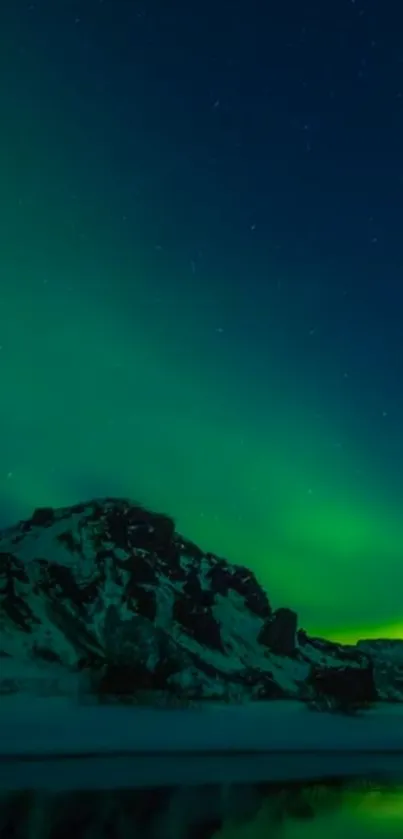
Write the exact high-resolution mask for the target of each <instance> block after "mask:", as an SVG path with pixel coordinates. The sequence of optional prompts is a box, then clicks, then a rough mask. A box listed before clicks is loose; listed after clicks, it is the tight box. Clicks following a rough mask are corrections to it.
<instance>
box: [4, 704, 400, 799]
mask: <svg viewBox="0 0 403 839" xmlns="http://www.w3.org/2000/svg"><path fill="white" fill-rule="evenodd" d="M384 774H386V775H388V776H393V777H398V778H402V779H403V706H400V707H399V706H382V705H380V706H379V707H378V708H376V709H374V710H372V711H370V712H367V713H365V714H363V715H362V716H359V717H343V716H339V715H335V714H325V713H314V712H310V711H309V710H307V708H306V707H305V706H304V705H302V704H300V703H297V702H289V701H288V702H270V703H259V704H250V705H246V706H241V707H234V706H232V707H228V706H227V707H225V708H223V707H221V706H211V707H208V708H203V709H202V710H154V709H142V708H133V707H118V708H117V707H106V706H103V707H102V706H92V705H82V706H79V705H73V704H72V703H70V702H66V700H63V699H45V698H33V697H29V698H28V697H25V698H23V697H21V698H18V699H16V698H15V697H12V698H11V697H10V698H9V697H2V698H1V700H0V789H3V790H6V789H19V788H27V787H30V788H38V789H39V788H42V789H44V788H46V789H70V790H73V789H74V790H77V789H102V788H104V789H111V788H122V787H146V786H161V785H176V784H184V783H186V784H200V783H216V782H219V781H222V780H223V779H224V778H225V780H226V781H228V782H229V781H231V782H233V783H236V782H245V781H247V782H249V783H251V782H253V781H258V780H267V781H269V780H272V781H275V780H283V779H287V780H297V779H304V778H319V777H326V776H327V777H330V776H331V777H335V776H346V777H354V776H365V777H370V776H371V775H377V776H379V775H384Z"/></svg>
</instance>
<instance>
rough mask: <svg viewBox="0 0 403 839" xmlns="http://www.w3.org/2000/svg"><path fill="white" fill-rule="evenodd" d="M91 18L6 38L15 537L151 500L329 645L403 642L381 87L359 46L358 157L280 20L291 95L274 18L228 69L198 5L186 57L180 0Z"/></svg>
mask: <svg viewBox="0 0 403 839" xmlns="http://www.w3.org/2000/svg"><path fill="white" fill-rule="evenodd" d="M76 6H77V9H76V10H75V11H74V10H73V11H72V10H71V9H70V7H69V9H67V6H66V8H64V7H62V8H60V9H59V10H56V11H55V9H54V4H50V3H43V5H42V6H41V5H40V4H39V5H38V6H36V7H35V6H34V5H33V7H32V9H31V10H30V11H28V10H27V7H26V4H23V3H22V2H20V1H19V0H18V2H17V0H16V2H15V7H16V11H15V19H13V20H11V19H10V21H9V25H8V29H7V31H6V32H4V33H2V34H1V36H0V39H3V43H2V44H0V48H1V51H2V55H5V56H6V61H7V67H8V73H9V76H8V78H9V82H8V84H7V89H6V90H5V91H3V99H4V102H5V106H4V109H3V117H2V119H3V122H4V124H5V125H7V131H6V132H3V133H2V136H1V138H0V179H1V183H2V193H1V225H0V246H1V285H0V345H1V349H0V375H1V394H2V410H1V413H0V427H1V435H0V463H1V474H0V504H1V510H2V520H3V522H7V523H8V522H11V521H13V520H14V519H15V518H18V517H21V516H25V515H29V513H30V512H31V510H32V508H33V507H35V506H39V505H42V504H53V505H59V504H66V503H70V502H75V501H76V500H78V499H82V498H87V497H91V496H93V495H104V494H105V495H112V494H119V495H120V494H122V495H125V496H131V497H133V498H134V499H137V500H140V501H142V502H143V503H145V504H147V505H149V506H151V507H152V508H155V509H157V510H163V511H166V512H168V513H170V514H172V515H173V516H174V517H175V519H176V521H177V526H178V528H179V529H180V530H182V531H183V532H184V533H185V534H186V535H188V536H189V537H190V538H192V539H193V540H195V541H197V542H199V543H200V544H201V545H202V546H203V547H206V548H207V549H209V550H213V551H215V552H217V553H222V554H223V555H225V556H226V557H228V558H230V559H232V560H233V561H236V562H241V563H243V564H245V565H248V566H250V567H251V568H252V569H253V570H254V571H255V572H256V574H257V576H258V578H259V579H260V580H261V581H262V583H263V584H264V585H265V587H266V588H267V591H268V594H269V597H270V599H271V600H272V602H273V604H274V605H281V604H285V605H289V606H292V607H294V608H296V609H297V611H298V613H299V615H300V622H301V623H302V625H303V626H304V627H305V628H306V629H308V630H309V631H311V632H323V633H326V634H327V635H331V636H333V637H337V638H343V639H349V638H355V637H357V636H362V635H366V636H368V635H371V634H374V635H379V634H382V635H394V636H398V637H403V622H402V601H401V591H402V575H403V571H402V566H403V516H402V509H403V490H402V482H401V475H402V466H403V440H402V437H401V428H402V427H403V403H402V398H401V394H400V385H401V381H402V378H401V377H402V375H403V355H402V353H401V331H400V330H401V311H402V310H403V298H402V297H401V292H400V287H399V284H398V283H397V282H396V278H398V277H401V270H402V268H403V255H402V248H401V246H400V245H399V242H398V239H397V238H396V239H394V238H393V230H394V229H396V225H397V219H398V218H401V215H399V213H401V209H402V207H401V205H399V206H398V205H397V203H396V202H395V204H393V206H392V204H391V202H389V204H387V201H386V196H384V195H383V193H382V191H381V190H382V189H383V188H384V187H382V184H384V179H383V178H382V177H379V182H378V181H377V178H376V176H375V175H373V177H372V182H371V184H370V182H369V180H366V179H365V177H364V175H365V171H366V170H365V165H364V164H365V161H364V162H363V156H362V155H361V157H360V161H361V163H360V165H361V168H360V170H359V171H357V167H356V169H355V170H354V171H355V174H354V173H353V174H352V167H353V169H354V165H355V164H354V161H356V160H357V158H356V154H357V153H358V152H356V149H358V146H359V143H360V138H361V140H362V139H363V138H367V133H366V132H367V130H368V126H367V122H366V120H367V118H368V119H369V116H368V114H367V108H369V104H368V103H367V99H368V96H369V93H368V88H366V89H365V92H364V93H363V92H362V90H361V88H359V86H358V87H357V89H355V87H353V89H352V90H351V89H350V88H349V86H348V81H349V77H348V72H349V70H348V67H347V69H346V66H345V64H344V65H343V66H344V71H343V72H344V73H345V74H346V75H345V76H343V74H342V69H341V65H340V66H339V67H338V68H337V67H336V65H337V60H338V57H337V56H338V54H337V49H336V46H335V47H334V50H335V54H334V58H333V60H334V62H335V67H334V70H332V68H331V67H330V68H328V71H327V72H328V73H329V74H330V76H331V75H332V72H334V78H333V77H332V79H329V80H328V81H329V85H330V81H333V87H334V97H335V98H336V103H337V107H338V108H339V109H341V110H342V112H343V113H344V115H345V118H346V119H347V118H348V117H349V116H350V117H351V119H352V116H351V115H352V114H353V112H355V111H356V110H357V108H358V109H359V108H360V107H361V109H362V113H361V123H359V124H357V125H355V124H353V123H351V136H350V141H349V143H346V141H345V138H344V140H343V137H340V138H339V143H338V144H337V143H336V137H335V134H334V130H335V129H334V125H336V122H337V120H336V115H335V116H334V119H333V116H332V113H333V112H332V110H331V107H332V106H331V105H330V104H329V102H333V99H329V100H328V99H325V92H323V91H322V92H321V90H319V89H318V90H316V93H315V94H314V93H312V99H311V100H309V97H308V98H307V99H306V101H305V100H303V99H302V100H301V99H300V98H299V97H300V93H298V90H299V87H298V84H299V81H303V80H304V78H309V73H310V72H312V69H311V70H310V69H309V67H308V66H307V67H306V68H305V69H304V73H303V72H302V69H301V68H300V69H299V70H298V67H296V68H295V72H294V74H293V73H292V72H291V71H290V72H289V77H288V76H287V75H284V76H282V73H283V72H284V73H285V69H284V68H285V65H284V66H283V63H282V62H283V60H284V59H283V58H282V50H281V49H280V45H281V43H282V40H281V39H283V40H284V39H285V40H286V39H287V25H286V22H285V21H282V20H281V19H280V18H279V20H278V21H277V23H276V24H275V25H274V29H275V30H276V31H275V32H274V34H273V38H274V39H276V38H277V39H278V42H279V47H278V49H277V51H276V50H274V47H273V52H272V53H271V61H272V62H273V66H274V67H275V68H276V73H277V74H278V76H279V77H280V78H282V85H283V89H282V88H281V87H279V86H278V87H277V89H276V91H274V92H273V91H272V93H271V94H270V96H271V97H272V98H271V99H270V96H269V94H267V96H268V97H269V98H268V100H267V101H266V99H264V97H263V86H264V85H263V82H264V78H265V74H266V75H267V74H268V75H267V78H269V77H270V78H271V76H270V72H271V71H270V67H269V64H270V62H269V60H268V59H267V61H266V64H263V65H262V66H261V71H260V72H261V77H260V78H261V81H260V84H261V85H262V87H260V86H259V83H258V82H256V84H255V88H254V90H255V99H254V100H253V101H252V99H251V97H250V96H249V94H248V95H246V94H245V95H243V94H242V91H241V80H242V79H243V80H244V82H245V85H246V87H247V88H248V90H249V91H250V87H249V81H250V75H251V74H252V76H253V67H254V61H255V60H256V59H255V58H254V57H253V56H254V52H253V50H252V41H253V38H252V34H253V32H254V31H255V29H254V24H253V21H252V19H251V23H250V26H251V31H250V32H249V30H247V31H246V32H245V31H244V34H243V37H244V39H245V41H244V46H245V52H244V53H243V54H242V55H241V53H240V46H239V42H238V40H239V38H240V34H239V33H238V30H237V26H238V25H239V26H241V20H239V21H238V20H237V19H236V15H235V17H234V21H233V26H234V31H233V33H232V35H231V38H229V40H228V43H227V44H226V45H224V46H223V47H222V49H224V53H225V55H223V56H221V59H222V60H221V59H220V47H219V44H218V42H217V43H216V42H215V36H213V35H211V43H209V50H210V53H209V54H210V55H211V65H208V66H206V65H205V64H204V63H203V62H204V56H205V51H206V49H207V47H206V43H205V41H204V40H203V38H202V34H200V32H199V40H198V41H196V42H192V43H193V46H194V50H192V51H190V50H189V42H190V41H191V36H192V35H194V31H193V28H192V27H194V26H195V23H194V21H193V20H190V18H189V17H187V16H186V12H185V11H183V14H181V15H179V17H178V28H177V30H176V35H175V37H176V41H175V45H174V44H173V42H172V38H173V32H172V31H171V29H170V28H169V26H168V28H166V26H165V28H164V25H163V24H164V22H165V24H167V21H166V19H165V18H164V11H163V9H162V8H161V9H160V8H159V6H158V4H155V8H154V9H153V12H152V13H151V12H149V13H148V12H147V14H144V16H141V15H140V16H133V18H131V17H130V14H129V11H128V7H127V5H126V4H123V3H121V4H119V3H118V2H116V3H115V4H114V6H113V9H112V7H111V5H110V4H108V3H105V4H104V6H103V7H102V8H101V6H100V5H99V4H98V3H95V2H88V3H86V4H82V3H79V2H77V3H76ZM210 11H211V10H210ZM210 11H209V8H208V4H207V7H205V8H204V12H203V11H202V10H201V9H199V10H198V14H200V15H201V17H200V19H198V23H199V25H200V27H201V30H200V31H201V32H203V31H204V30H203V26H204V27H205V28H206V31H207V29H208V16H209V13H210ZM17 12H18V14H17ZM351 13H353V11H351ZM178 14H179V12H178ZM349 14H350V10H349ZM203 15H204V17H203ZM196 17H197V15H196ZM112 23H114V25H113V26H112ZM216 25H217V26H218V30H220V25H221V24H220V16H219V15H218V16H217V17H216ZM293 25H294V24H289V26H290V27H292V26H293ZM298 25H299V24H298ZM318 25H319V26H320V25H323V26H325V25H326V21H325V20H323V21H322V22H320V23H319V24H318ZM356 25H357V26H358V22H356ZM295 26H297V21H296V23H295ZM276 27H277V29H276ZM298 31H299V30H298ZM206 37H207V35H206ZM368 37H369V36H368ZM237 39H238V40H237ZM318 49H319V46H318ZM350 49H351V60H352V58H353V56H354V55H355V53H356V52H357V55H358V52H359V51H358V46H357V45H356V44H355V42H354V39H353V38H352V43H351V44H350ZM365 49H367V47H365ZM248 50H250V53H248ZM368 50H370V47H368ZM215 56H217V60H216V59H215ZM231 56H232V58H233V65H232V66H233V67H234V68H235V69H233V70H232V71H231V70H230V69H228V66H229V65H228V63H227V61H229V59H230V58H231ZM213 59H214V60H213ZM224 59H225V60H224ZM215 60H216V64H214V61H215ZM340 61H341V57H340ZM237 62H238V64H237ZM347 64H348V62H347ZM213 65H214V66H213ZM287 67H288V70H289V66H288V64H287ZM185 68H187V69H188V72H187V73H186V72H185ZM225 68H227V69H225ZM336 69H337V70H338V72H336ZM269 71H270V72H269ZM287 72H288V71H287ZM301 73H302V75H301ZM374 73H375V70H374ZM304 74H305V75H304ZM377 78H378V82H379V84H381V85H382V83H383V82H382V77H381V76H379V77H377ZM190 80H193V81H192V84H191V81H190ZM3 84H4V75H3ZM318 84H319V82H318ZM368 84H369V82H368ZM385 84H386V82H385ZM357 85H358V82H357ZM319 87H320V85H319ZM350 87H351V86H350ZM347 90H349V96H350V100H349V99H348V98H347V92H346V91H347ZM290 91H291V92H292V91H294V99H293V98H292V95H291V93H290ZM301 95H302V94H301ZM287 96H288V97H291V98H289V104H288V108H289V111H290V113H289V114H288V112H287V114H288V115H285V112H284V109H283V108H282V106H281V101H282V99H283V97H287ZM307 96H308V94H307ZM315 96H316V100H317V101H316V100H315ZM374 96H375V94H374ZM321 97H322V98H321ZM375 105H376V103H375V104H374V105H373V107H375ZM334 107H335V108H336V105H335V106H334ZM321 108H322V110H321ZM391 108H392V105H391ZM329 109H330V110H329ZM343 109H344V110H343ZM246 114H248V120H246ZM331 118H332V119H333V122H331V126H330V127H329V125H327V122H326V120H328V121H329V120H330V119H331ZM391 119H392V117H391ZM304 120H305V121H304ZM305 125H307V126H308V128H306V129H305V128H304V126H305ZM332 127H333V132H332V130H331V128H332ZM274 129H275V130H274ZM360 131H361V135H360ZM385 131H386V129H384V133H383V134H382V135H379V136H377V135H376V136H375V138H373V139H372V144H373V145H372V146H371V149H370V152H368V163H367V165H368V170H370V169H371V166H372V163H371V160H372V159H373V156H374V155H376V154H378V158H379V161H380V163H379V167H380V170H381V172H382V165H383V160H384V157H383V155H384V154H386V151H385V150H384V149H383V147H382V137H383V136H384V135H385ZM386 134H387V135H388V136H389V134H388V132H386ZM307 135H308V136H307ZM257 138H258V139H257ZM400 138H401V139H402V140H403V137H402V129H401V132H400ZM369 142H370V141H369V140H368V143H369ZM343 143H344V146H343ZM335 149H337V152H338V154H339V157H340V159H335V155H336V158H337V154H336V151H335ZM343 155H345V157H344V158H343ZM371 155H372V158H371ZM370 158H371V159H370ZM378 158H376V159H378ZM342 160H343V161H344V162H343V166H342V168H341V169H340V166H341V161H342ZM393 161H394V158H393V149H392V151H390V149H389V157H388V167H389V169H390V168H392V169H393V165H394V162H393ZM385 165H386V164H385ZM340 172H342V174H340ZM343 172H344V173H345V174H343ZM354 177H355V178H356V181H354ZM321 179H322V180H321ZM360 184H361V191H360V188H359V185H360ZM364 184H365V189H364ZM371 190H372V192H371ZM330 195H331V197H330ZM383 201H384V203H385V206H388V213H389V216H390V217H387V215H386V211H385V213H384V214H382V211H381V210H379V206H380V207H382V206H383V203H382V202H383ZM396 201H397V199H396ZM400 201H401V202H402V198H400ZM375 206H377V207H378V210H377V212H375V211H374V213H373V215H371V213H372V209H371V208H372V207H375ZM325 217H326V219H327V223H325V222H324V218H325ZM370 219H372V221H371V220H370ZM393 221H394V222H395V228H394V227H393ZM388 231H392V232H391V233H389V234H388ZM388 235H389V239H388ZM375 240H376V241H375ZM399 248H400V249H399ZM399 272H400V273H399ZM399 307H400V309H399ZM399 312H400V314H399Z"/></svg>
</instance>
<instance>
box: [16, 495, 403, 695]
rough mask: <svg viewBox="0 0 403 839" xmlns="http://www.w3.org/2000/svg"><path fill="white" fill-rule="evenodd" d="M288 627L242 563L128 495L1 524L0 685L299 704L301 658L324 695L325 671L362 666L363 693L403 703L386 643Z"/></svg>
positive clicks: (305, 679)
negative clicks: (70, 683)
mask: <svg viewBox="0 0 403 839" xmlns="http://www.w3.org/2000/svg"><path fill="white" fill-rule="evenodd" d="M296 630H297V617H296V614H295V612H292V611H291V610H290V609H278V610H276V611H275V612H273V610H272V607H271V605H270V603H269V601H268V598H267V595H266V593H265V591H264V590H263V588H262V587H261V586H260V585H259V583H258V581H257V580H256V578H255V576H254V574H253V573H252V572H251V571H250V570H248V569H247V568H246V567H241V566H237V565H233V564H231V563H229V562H228V561H226V560H225V559H223V558H220V557H218V556H216V555H214V554H212V553H206V552H203V551H202V550H201V549H200V548H199V547H198V546H197V545H195V544H193V543H192V542H191V541H189V540H188V539H185V538H184V537H183V536H181V535H180V534H179V533H178V532H177V531H176V529H175V525H174V522H173V520H172V519H171V518H170V517H169V516H166V515H162V514H159V513H153V512H150V511H149V510H145V509H144V508H143V507H142V506H141V505H138V504H134V503H132V502H130V501H127V500H122V499H114V498H105V499H96V500H94V501H90V502H88V503H86V504H77V505H74V506H72V507H67V508H63V509H57V510H52V509H50V508H45V509H39V510H36V511H35V512H34V514H33V516H32V518H31V519H29V520H28V521H23V522H20V523H19V524H17V525H16V526H15V527H11V528H8V529H7V530H5V531H3V532H2V533H0V692H1V691H2V689H3V690H4V691H5V690H8V691H10V690H11V691H13V690H15V691H16V690H27V689H29V682H30V681H31V682H32V679H33V678H37V679H38V681H40V680H41V679H44V681H45V682H46V684H47V686H48V687H47V688H45V690H46V689H52V690H54V684H53V683H54V681H60V678H61V674H65V676H69V677H72V676H73V675H76V676H77V682H79V683H80V684H81V685H82V684H85V685H86V690H91V691H92V692H93V693H95V694H96V696H97V697H98V698H99V699H100V701H105V699H106V697H114V698H115V699H116V698H124V700H125V701H129V700H133V701H138V699H139V695H140V694H141V695H142V696H147V697H148V699H147V701H151V696H153V695H154V696H158V703H160V701H161V696H166V697H167V701H168V700H169V701H171V700H174V701H175V702H176V701H178V702H187V701H189V702H193V701H200V700H203V699H221V700H225V701H227V702H240V701H246V700H250V699H275V698H282V697H290V698H291V697H293V698H304V699H311V698H312V695H315V692H316V693H317V692H318V690H319V688H318V686H317V685H315V683H312V680H310V673H311V667H312V664H315V667H316V669H317V670H319V671H322V672H323V673H327V674H328V675H327V676H326V678H327V679H328V688H329V690H330V692H331V691H336V692H337V691H338V690H339V687H340V681H338V679H339V676H336V675H335V676H334V680H333V681H332V679H331V678H330V675H329V672H330V670H332V671H333V670H334V669H336V670H337V669H338V668H340V667H343V668H345V669H347V668H348V673H349V676H348V678H349V680H350V682H351V684H354V685H355V688H354V690H356V689H357V690H361V688H362V690H366V687H365V686H367V680H368V672H369V668H370V667H372V665H373V666H374V674H375V685H376V693H375V696H374V698H383V699H393V700H397V699H400V700H402V699H403V686H402V683H401V676H402V666H401V665H402V661H400V662H399V663H396V662H397V658H396V656H395V658H393V659H392V658H391V657H389V658H387V659H386V660H385V661H384V658H383V652H382V651H383V649H385V648H386V646H387V642H380V644H379V645H378V647H377V648H376V651H374V648H373V646H371V647H365V646H364V645H363V644H361V645H359V646H357V647H348V646H343V645H340V644H332V643H330V642H328V641H325V640H323V639H317V638H309V637H308V636H307V635H306V633H304V632H303V631H302V630H299V631H298V632H297V631H296ZM400 643H401V646H402V648H403V642H400ZM399 649H400V648H399ZM402 660H403V655H402ZM336 670H335V671H334V672H336ZM33 674H36V675H33ZM332 678H333V677H332ZM329 679H330V681H329ZM52 684H53V687H51V685H52ZM357 686H361V687H357ZM70 689H71V688H70Z"/></svg>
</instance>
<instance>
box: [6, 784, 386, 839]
mask: <svg viewBox="0 0 403 839" xmlns="http://www.w3.org/2000/svg"><path fill="white" fill-rule="evenodd" d="M0 836H1V837H2V839H98V837H99V839H212V838H213V837H214V839H268V838H269V837H273V838H274V837H278V839H324V837H326V839H394V837H398V836H399V837H400V839H401V837H402V836H403V785H402V786H400V787H399V786H393V785H392V784H387V783H383V784H375V783H373V782H371V783H370V782H368V781H365V780H361V781H360V782H358V783H357V782H356V783H354V784H351V783H350V782H345V783H344V782H343V781H342V780H337V782H326V783H324V782H323V781H321V782H320V783H315V782H312V783H309V784H306V783H305V784H295V783H294V784H291V783H290V784H282V785H281V786H280V785H273V784H267V783H265V784H253V785H252V784H250V785H247V784H242V785H234V784H231V783H223V784H220V785H217V784H215V785H203V786H192V787H185V786H181V787H164V788H155V789H141V790H139V789H128V790H124V791H122V790H119V791H117V790H113V791H110V792H109V793H108V792H105V791H103V792H102V793H100V792H94V791H85V792H83V791H80V792H59V793H54V792H53V793H50V792H49V793H47V792H46V791H41V792H38V791H35V792H28V791H24V792H21V791H18V792H3V793H2V795H1V798H0Z"/></svg>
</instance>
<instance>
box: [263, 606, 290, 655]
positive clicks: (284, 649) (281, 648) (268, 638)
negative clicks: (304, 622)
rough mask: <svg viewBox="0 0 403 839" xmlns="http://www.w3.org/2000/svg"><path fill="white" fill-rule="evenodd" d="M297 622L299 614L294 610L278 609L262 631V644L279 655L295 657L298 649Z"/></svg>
mask: <svg viewBox="0 0 403 839" xmlns="http://www.w3.org/2000/svg"><path fill="white" fill-rule="evenodd" d="M297 621H298V618H297V613H296V612H293V611H292V609H285V608H281V609H277V610H276V611H275V612H274V614H273V616H272V617H271V618H269V619H268V620H266V621H265V623H264V625H263V627H262V629H261V630H260V633H259V641H260V643H261V644H265V645H266V646H267V647H268V648H269V650H271V651H272V652H273V653H276V654H277V655H293V654H294V653H295V651H296V649H297Z"/></svg>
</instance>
